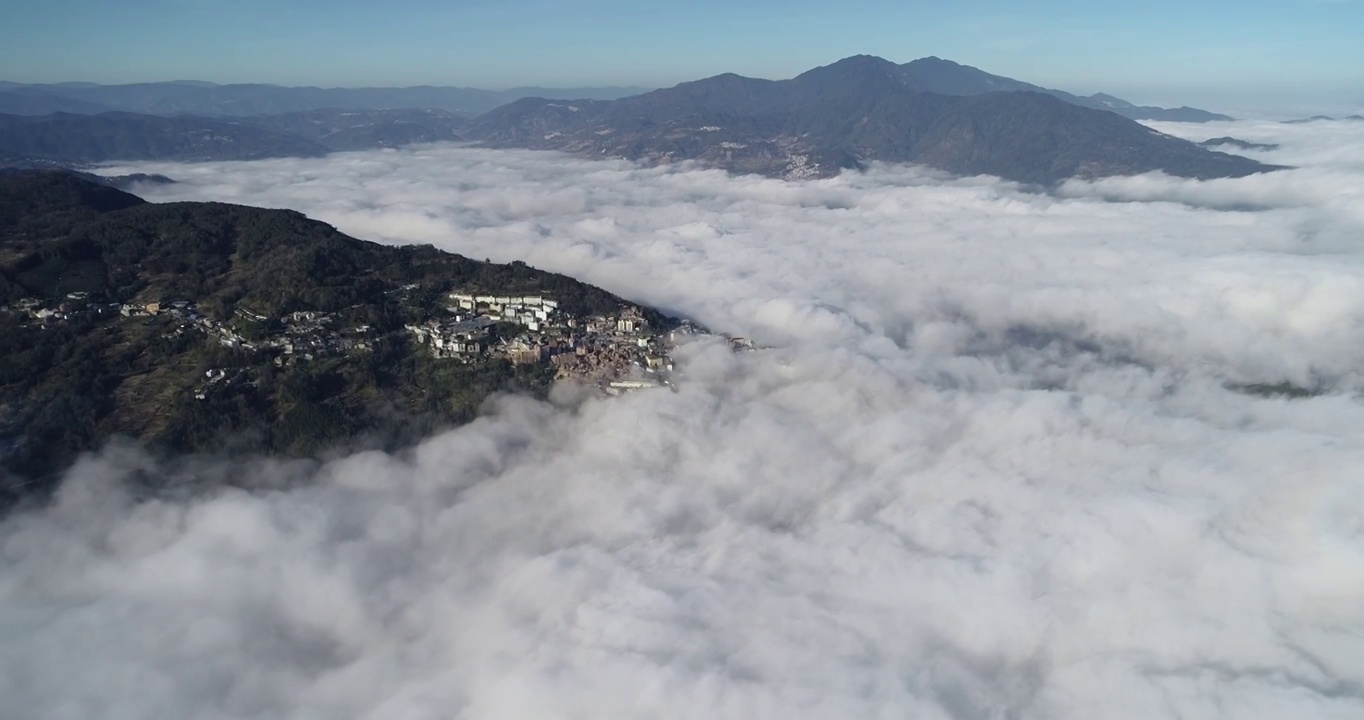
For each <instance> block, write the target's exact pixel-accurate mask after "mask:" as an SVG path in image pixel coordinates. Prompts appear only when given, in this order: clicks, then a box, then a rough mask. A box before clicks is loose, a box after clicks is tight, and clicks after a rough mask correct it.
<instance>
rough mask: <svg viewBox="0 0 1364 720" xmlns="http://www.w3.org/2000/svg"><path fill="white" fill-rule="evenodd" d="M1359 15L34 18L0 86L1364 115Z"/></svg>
mask: <svg viewBox="0 0 1364 720" xmlns="http://www.w3.org/2000/svg"><path fill="white" fill-rule="evenodd" d="M1359 27H1364V3H1361V2H1352V1H1349V0H1346V1H1344V2H1340V1H1330V0H1319V1H1316V2H1309V3H1304V4H1293V5H1289V4H1284V3H1276V2H1258V3H1232V2H1229V1H1227V0H1218V1H1216V2H1209V3H1199V4H1189V3H1176V2H1168V1H1166V0H1160V1H1157V2H1150V3H1143V4H1142V5H1141V6H1140V7H1107V6H1094V7H1091V6H1088V5H1084V4H1080V3H1075V2H1070V1H1068V0H1049V1H1048V2H1045V3H1040V4H1035V5H1032V6H1029V7H1028V8H1027V10H1026V11H1024V10H1021V9H1019V8H1017V7H1016V6H1014V5H1012V4H1009V3H1004V2H1000V1H997V0H989V1H988V2H983V3H976V4H974V5H973V7H972V8H970V9H962V8H956V7H940V6H936V5H927V6H917V5H914V4H895V5H890V4H886V3H882V2H878V1H877V0H853V1H852V2H849V3H843V4H841V5H840V6H839V7H838V9H837V11H834V10H832V9H831V8H830V7H829V6H827V5H826V4H822V3H816V2H810V1H808V0H799V1H798V2H791V3H776V2H774V1H773V0H762V1H760V2H752V3H744V4H742V5H736V4H733V3H720V2H716V1H715V0H705V1H704V2H700V3H691V4H688V5H687V6H686V7H679V6H663V7H658V6H649V5H640V4H638V3H625V2H621V1H619V0H571V1H569V2H545V1H544V0H515V1H513V2H502V3H486V2H466V3H459V4H457V5H455V6H453V7H452V6H449V5H446V4H443V3H437V2H434V1H433V0H406V1H405V2H402V3H398V4H390V5H385V6H376V5H372V4H369V3H361V2H356V1H354V0H346V1H344V2H337V3H319V2H315V1H314V0H288V1H287V2H263V1H261V0H246V1H244V2H234V3H231V4H224V3H216V2H188V1H186V0H159V1H158V2H152V3H146V4H139V5H136V6H124V5H113V4H108V3H104V2H100V1H99V0H63V1H61V2H54V3H32V4H24V5H22V6H19V7H17V8H15V9H14V11H13V12H12V13H11V17H10V18H9V21H8V22H7V23H6V24H5V25H4V27H2V28H0V77H4V78H7V79H11V80H13V81H16V82H25V83H48V82H62V81H90V82H98V83H102V84H124V83H132V82H152V81H164V80H169V79H176V78H188V79H194V80H203V81H209V82H219V83H236V82H262V83H270V84H278V85H291V86H292V85H300V86H319V87H362V86H369V87H396V86H412V85H441V86H460V87H475V88H487V89H500V88H514V87H597V86H617V87H619V86H629V87H669V86H672V85H675V84H677V83H679V82H685V81H688V80H695V79H699V78H703V77H709V76H712V75H717V74H720V73H726V72H735V73H738V74H741V75H746V76H750V77H764V78H773V79H780V78H786V77H791V76H794V75H796V74H799V73H800V72H802V71H804V70H807V69H809V68H811V67H815V66H818V65H823V64H827V63H829V62H833V61H834V60H837V59H839V58H841V57H846V56H848V55H856V54H872V55H879V56H881V57H885V58H887V59H890V60H894V61H896V62H905V61H908V60H912V59H915V58H918V57H925V56H930V55H935V56H938V57H943V58H947V59H950V60H954V61H956V62H960V63H963V64H967V65H972V66H974V67H979V68H981V69H983V70H985V71H987V72H991V73H995V74H998V75H1005V76H1008V77H1013V78H1016V79H1019V80H1025V81H1027V82H1031V83H1035V84H1038V85H1043V86H1046V87H1053V88H1058V89H1062V90H1066V91H1069V92H1073V93H1077V94H1090V93H1093V92H1107V93H1111V94H1114V95H1118V96H1120V97H1123V98H1125V99H1127V100H1130V101H1132V102H1138V103H1152V104H1186V103H1187V104H1194V103H1202V104H1205V105H1221V106H1228V107H1230V106H1238V107H1270V106H1284V105H1295V106H1325V105H1339V106H1361V105H1364V43H1359V42H1358V40H1357V38H1356V37H1355V35H1356V34H1357V29H1358V28H1359Z"/></svg>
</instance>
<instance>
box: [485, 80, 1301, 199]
mask: <svg viewBox="0 0 1364 720" xmlns="http://www.w3.org/2000/svg"><path fill="white" fill-rule="evenodd" d="M463 134H464V136H465V137H466V138H467V139H470V140H475V141H479V142H481V143H483V144H485V145H488V146H491V147H524V148H532V149H546V150H563V151H567V152H572V153H577V154H582V155H587V156H591V157H621V158H626V159H630V160H637V161H642V162H646V163H668V162H677V161H682V160H691V161H698V162H701V163H702V164H705V165H710V166H715V167H721V168H725V169H728V170H732V171H735V172H750V173H758V174H763V175H769V176H778V177H786V178H791V179H798V178H805V177H827V176H830V175H833V174H836V173H837V172H839V171H841V170H843V169H846V168H856V167H862V166H864V165H865V164H866V163H868V162H875V161H881V162H917V163H921V164H925V165H928V166H930V167H934V168H937V169H940V170H946V171H948V172H952V173H957V174H990V175H996V176H998V177H1002V178H1005V179H1009V180H1015V181H1019V182H1024V183H1032V184H1041V185H1051V184H1054V183H1056V182H1059V181H1062V180H1065V179H1068V178H1071V177H1081V178H1084V177H1102V176H1106V175H1125V174H1139V173H1143V172H1149V171H1153V170H1163V171H1165V172H1168V173H1170V174H1173V175H1178V176H1183V177H1194V178H1211V177H1237V176H1242V175H1248V174H1253V173H1256V172H1264V171H1268V170H1272V169H1275V168H1274V167H1273V166H1268V165H1263V164H1260V163H1257V162H1255V161H1253V160H1250V159H1248V158H1243V157H1240V156H1235V155H1228V154H1225V153H1218V152H1211V151H1208V150H1206V149H1204V148H1200V147H1198V146H1196V145H1195V144H1193V143H1190V142H1188V141H1185V140H1180V139H1177V138H1174V137H1172V136H1168V135H1164V134H1162V133H1159V132H1157V131H1155V130H1152V129H1150V128H1147V127H1145V126H1143V125H1140V124H1138V123H1137V122H1135V121H1133V120H1130V119H1128V118H1125V117H1123V116H1121V115H1118V114H1116V113H1113V112H1108V111H1104V110H1097V109H1093V108H1086V107H1083V106H1080V105H1077V104H1075V103H1070V102H1066V101H1064V100H1062V99H1061V98H1058V97H1055V96H1054V95H1051V94H1047V93H1040V92H1033V91H1005V92H990V93H975V94H958V95H946V94H941V93H933V92H927V91H924V90H922V89H921V87H920V84H918V83H917V81H916V80H915V78H914V76H913V75H912V73H910V72H909V71H908V70H906V69H905V67H904V66H901V65H896V64H895V63H892V62H890V61H887V60H884V59H882V58H877V57H873V56H866V55H862V56H853V57H850V58H845V59H843V60H840V61H838V62H836V63H832V64H830V65H826V66H821V67H818V68H813V69H811V70H809V71H806V72H804V73H801V74H800V75H798V76H796V77H795V78H792V79H790V80H775V81H774V80H761V79H755V78H744V77H742V76H739V75H735V74H732V73H726V74H723V75H717V76H715V77H712V78H706V79H703V80H697V81H692V82H687V83H682V84H679V85H677V86H675V87H672V88H666V89H662V90H655V91H654V92H651V93H645V94H643V95H638V96H634V97H630V98H623V99H620V100H614V101H592V102H581V103H580V102H577V101H570V102H560V101H549V100H543V99H535V98H528V99H523V100H519V101H517V102H515V103H511V104H509V105H505V106H503V107H501V108H498V109H496V110H493V111H491V112H489V113H485V114H483V115H481V116H479V117H477V118H474V119H473V120H472V121H470V123H469V124H468V125H467V126H466V127H465V129H464V130H463Z"/></svg>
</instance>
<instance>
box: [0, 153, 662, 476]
mask: <svg viewBox="0 0 1364 720" xmlns="http://www.w3.org/2000/svg"><path fill="white" fill-rule="evenodd" d="M0 221H4V222H3V224H0V305H3V308H0V336H3V338H4V342H3V346H2V347H0V477H4V476H8V479H7V480H5V481H4V483H3V484H2V485H0V503H3V501H4V500H5V498H4V495H5V493H6V492H7V491H6V490H5V488H6V487H8V488H11V490H12V489H13V488H18V487H23V488H25V490H26V491H27V490H31V489H43V488H46V487H49V486H50V485H51V484H52V482H53V480H54V478H56V477H57V475H58V474H59V473H60V472H61V470H62V469H63V468H64V467H65V466H66V465H68V464H69V463H70V462H71V461H72V460H73V459H74V458H75V456H76V455H77V454H79V453H81V452H84V451H88V450H94V449H97V448H99V447H100V446H102V445H103V444H104V443H105V442H106V441H108V439H110V438H112V437H115V436H125V437H130V438H133V439H135V440H137V441H139V442H141V443H143V444H144V445H145V446H147V447H149V448H151V449H153V450H154V451H160V452H166V453H181V452H205V453H217V452H252V453H264V454H280V455H290V456H301V455H311V454H315V453H318V452H323V451H325V450H327V449H329V448H333V447H336V446H340V445H344V446H347V447H353V446H356V445H359V446H367V447H383V448H394V447H400V446H403V445H406V444H409V443H411V442H414V441H415V440H417V439H419V438H421V437H423V436H424V435H427V434H429V433H430V432H432V431H434V430H436V429H438V428H441V427H445V426H450V425H453V424H457V423H461V422H466V421H468V420H470V419H472V418H474V417H475V416H476V415H477V413H478V411H479V408H480V406H481V405H482V403H483V402H484V401H485V400H486V399H487V397H488V396H489V395H491V394H493V393H495V392H499V391H515V392H527V393H532V394H543V393H544V392H546V391H547V389H548V386H549V384H550V382H551V380H552V378H553V369H552V368H550V367H549V366H548V364H538V365H526V366H514V365H512V364H511V363H509V362H507V361H506V360H504V359H495V358H486V359H482V360H478V361H474V362H462V361H457V360H441V359H435V358H432V357H431V356H430V354H429V353H428V352H424V351H419V350H418V349H417V348H415V347H414V346H413V345H412V343H411V341H410V339H409V334H408V333H407V332H406V331H405V330H404V324H405V323H408V322H412V321H414V320H416V319H419V318H420V317H421V316H423V315H429V314H431V313H437V312H442V311H443V307H444V305H445V296H446V294H447V293H448V292H449V291H451V290H454V289H459V290H461V291H468V292H488V293H493V292H496V293H510V294H518V293H525V294H531V293H539V294H543V295H546V296H552V297H554V298H556V299H557V300H558V301H559V302H560V306H561V307H562V308H564V309H565V310H566V311H567V312H571V313H573V314H575V315H584V316H585V315H590V314H598V313H612V312H616V311H618V310H620V309H621V308H622V307H625V306H626V305H627V303H625V302H624V301H622V300H621V299H620V298H618V297H616V296H614V295H611V294H610V293H607V292H605V291H603V290H600V289H598V288H594V287H591V286H588V285H585V284H583V283H580V282H578V281H576V280H573V279H572V278H569V277H565V276H563V275H555V274H552V273H546V272H541V271H539V270H536V269H534V268H531V267H529V266H527V265H525V264H523V263H512V264H509V265H495V264H491V263H486V262H478V261H475V260H471V259H469V258H465V257H461V256H459V255H452V254H449V253H444V252H441V251H438V250H436V249H435V248H432V247H430V246H420V247H411V246H409V247H388V246H382V245H377V244H374V243H369V242H363V241H360V240H356V239H353V238H350V237H347V236H345V235H342V234H341V233H339V232H337V231H336V230H335V229H334V228H332V227H330V226H328V225H325V224H323V223H319V222H316V221H312V220H309V219H307V218H306V217H304V216H302V215H300V214H298V213H295V212H290V211H284V210H264V209H259V208H250V207H241V206H235V205H225V204H219V203H173V204H164V205H158V204H149V203H143V202H141V201H140V200H139V199H137V198H135V197H133V196H131V195H126V194H124V193H121V192H119V191H117V190H113V189H111V188H107V187H100V186H95V185H93V184H91V183H88V182H86V181H83V180H80V179H78V178H75V177H71V176H67V175H60V174H57V173H41V172H29V173H10V174H6V175H3V176H0ZM25 298H31V299H32V300H31V301H29V302H28V303H25V302H24V299H25ZM177 300H179V301H186V302H188V303H189V305H188V306H187V308H188V309H183V308H182V309H181V310H176V311H162V312H160V313H159V314H152V315H147V314H139V313H138V312H134V313H132V314H131V316H128V315H126V314H122V313H120V312H119V311H118V310H116V309H115V308H120V307H123V310H124V312H125V313H126V311H127V310H128V309H130V308H136V309H138V310H140V309H141V308H142V306H143V305H144V304H146V303H161V304H163V305H166V304H169V303H171V302H174V301H177ZM35 303H37V305H35ZM36 306H41V307H45V308H51V307H61V308H66V310H69V311H70V312H69V313H68V312H65V311H63V313H62V315H61V316H60V317H61V319H60V321H59V322H58V321H53V320H52V318H50V317H49V318H44V319H38V318H36V315H35V314H34V313H33V312H32V310H33V307H36ZM196 311H197V312H198V313H202V314H203V316H205V317H208V318H213V319H214V320H215V321H217V322H219V323H221V327H223V328H226V329H227V330H228V331H229V332H233V333H237V334H239V335H240V337H242V338H243V339H244V340H245V341H251V340H253V339H257V340H258V339H260V338H264V337H266V336H269V335H271V334H272V333H277V332H278V331H279V329H280V327H281V318H282V317H283V316H286V315H287V314H289V313H293V312H296V311H317V312H320V313H327V314H328V317H329V320H330V321H332V322H333V324H335V325H344V326H345V327H343V328H337V330H338V332H345V331H348V329H349V328H356V327H359V326H368V328H369V329H368V330H366V332H367V333H368V334H367V335H366V337H368V338H370V339H371V340H372V342H371V343H370V344H371V345H372V347H367V348H365V350H364V351H332V352H320V353H318V354H316V355H314V353H313V352H311V351H306V350H305V349H300V350H298V352H296V353H294V352H292V351H284V350H280V349H277V348H263V347H250V348H248V347H246V345H245V344H243V345H242V346H240V347H227V346H225V344H224V342H222V341H221V337H220V336H218V335H214V334H211V333H208V332H200V331H196V330H194V328H193V326H192V325H191V324H190V323H191V321H190V319H187V318H192V316H193V314H194V312H196ZM238 311H242V312H238ZM644 312H645V314H646V316H651V317H658V316H657V314H656V313H654V312H653V311H649V310H646V311H644ZM250 314H259V315H263V316H266V319H265V320H259V319H255V318H253V317H251V316H250ZM516 327H517V326H514V325H513V326H509V327H502V326H499V327H497V328H495V329H494V337H496V334H497V333H498V332H510V331H512V330H514V329H515V328H516ZM305 352H306V354H305ZM15 492H17V491H12V492H10V494H11V495H13V494H14V493H15ZM11 499H12V498H11Z"/></svg>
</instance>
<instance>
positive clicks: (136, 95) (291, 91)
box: [0, 80, 647, 117]
mask: <svg viewBox="0 0 1364 720" xmlns="http://www.w3.org/2000/svg"><path fill="white" fill-rule="evenodd" d="M646 91H647V90H646V89H645V88H630V87H603V88H562V89H554V88H534V87H531V88H513V89H511V90H479V89H476V88H460V87H433V86H418V87H405V88H318V87H284V86H281V85H265V84H235V85H218V84H215V83H205V82H197V81H186V80H177V81H174V82H158V83H137V84H130V85H96V84H93V83H59V84H50V85H19V84H11V85H8V86H5V85H0V112H3V113H9V114H15V115H46V114H48V113H53V112H79V113H89V114H94V113H100V112H109V111H122V112H132V113H141V114H147V115H199V116H204V117H219V116H222V117H244V116H248V115H271V114H281V113H300V112H308V111H313V110H327V109H337V108H339V109H346V110H403V109H433V110H444V111H447V112H460V113H482V112H487V111H488V110H492V109H493V108H495V107H497V106H499V105H505V104H506V103H509V102H512V101H514V100H519V99H520V98H523V97H545V98H579V97H581V98H594V99H603V100H608V99H616V98H621V97H626V96H628V95H637V94H639V93H642V92H646Z"/></svg>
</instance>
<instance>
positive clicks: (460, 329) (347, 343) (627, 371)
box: [4, 284, 743, 400]
mask: <svg viewBox="0 0 1364 720" xmlns="http://www.w3.org/2000/svg"><path fill="white" fill-rule="evenodd" d="M418 290H419V286H418V285H415V284H414V285H405V286H401V287H398V288H395V289H393V290H391V291H390V292H389V293H388V294H389V295H393V296H397V299H398V300H399V302H400V303H401V304H402V306H403V307H404V309H405V310H406V312H407V313H408V314H409V315H417V316H420V317H421V319H420V320H418V321H415V322H408V323H405V324H404V325H403V326H402V328H401V331H397V329H396V328H394V329H387V330H388V331H386V329H385V328H376V327H374V326H372V325H370V324H367V323H364V322H359V321H358V320H357V319H356V318H355V317H353V315H354V314H353V313H348V312H346V311H344V310H343V311H340V312H333V313H328V312H319V311H294V312H292V313H288V314H285V315H281V316H278V317H272V316H269V315H267V314H265V313H262V312H258V311H256V310H253V309H251V308H249V307H245V306H239V307H237V308H235V309H234V310H233V315H232V317H230V318H228V319H227V320H219V319H215V318H213V317H210V316H209V315H208V314H206V313H205V312H204V311H203V310H202V309H201V308H199V307H198V306H197V305H196V303H194V302H193V301H190V300H183V299H178V300H170V301H156V302H132V303H118V302H104V301H101V300H99V299H96V298H91V297H90V295H89V294H88V293H85V292H75V293H69V294H68V295H67V296H66V297H65V298H63V299H62V300H61V301H60V302H47V303H44V302H42V301H40V300H37V299H33V298H26V299H22V300H19V301H17V302H15V303H11V304H10V305H8V306H6V307H5V308H4V310H5V311H7V312H8V313H10V314H11V315H14V316H17V317H18V318H21V319H22V320H24V321H27V322H32V323H36V324H39V325H40V326H44V327H55V326H60V325H65V324H70V323H83V322H91V321H97V320H102V319H113V318H118V319H120V320H126V321H139V320H142V319H150V318H156V319H158V320H160V321H163V322H162V324H161V326H160V329H161V334H162V337H163V339H166V340H170V339H173V338H176V337H180V336H184V335H186V334H187V333H200V334H202V335H204V336H207V337H208V338H211V339H213V340H216V341H217V342H218V344H220V345H221V346H223V347H225V348H229V349H232V350H236V351H240V352H242V353H245V354H248V355H253V356H261V355H265V356H268V357H269V360H270V362H271V363H272V364H273V365H274V366H275V367H277V368H288V367H293V366H295V365H297V364H299V363H308V362H314V361H317V360H320V359H323V358H328V357H337V356H346V355H355V354H364V353H370V352H372V351H373V350H374V348H375V347H376V345H378V344H380V343H391V342H394V341H395V340H397V339H399V338H397V337H395V335H401V336H403V338H402V339H405V340H407V341H409V342H411V343H413V344H415V345H416V346H417V347H419V348H420V349H421V350H422V351H424V352H425V353H426V354H427V355H428V356H429V357H431V358H433V359H437V360H449V361H453V362H458V363H478V362H483V361H487V360H505V361H507V362H510V363H512V364H513V365H536V364H547V365H549V366H550V367H552V368H553V370H554V374H553V378H554V380H567V379H575V380H579V381H582V382H585V383H588V384H591V385H595V386H597V387H599V388H601V389H602V390H604V391H606V392H608V393H611V394H618V393H620V392H624V391H629V390H639V389H647V388H655V387H662V386H667V385H669V384H670V382H671V374H672V371H673V362H672V359H671V358H670V357H669V354H668V353H669V350H670V348H671V347H672V346H673V344H674V343H675V342H676V341H677V339H678V338H679V336H683V335H688V334H698V333H701V332H704V331H703V330H701V329H700V328H699V327H698V326H696V325H694V324H692V323H689V322H675V323H670V324H669V325H668V326H667V327H663V326H660V325H658V324H657V323H650V321H649V319H648V318H646V317H645V315H644V313H643V312H641V310H640V309H639V308H637V307H634V306H626V307H624V308H622V309H621V310H620V311H619V312H617V313H614V314H594V315H586V316H579V315H574V314H571V313H568V312H565V311H564V310H562V309H561V308H560V305H559V302H558V301H557V300H555V299H554V298H551V297H545V296H541V295H494V294H474V293H469V292H452V293H448V294H446V295H445V297H444V300H445V303H446V304H445V305H444V307H442V308H438V309H429V308H422V307H420V304H419V303H418V302H416V301H415V300H413V297H414V296H416V295H417V294H418V293H417V292H416V291H418ZM734 346H735V347H736V348H740V347H743V341H742V340H741V339H736V340H735V344H734ZM245 375H246V373H245V372H244V371H243V370H241V369H233V368H210V369H208V370H206V371H205V373H204V380H203V381H202V383H201V384H200V387H199V388H198V389H197V390H196V392H195V395H196V397H197V398H198V399H201V400H202V399H205V398H206V397H207V396H208V394H209V393H211V392H213V391H214V390H215V389H217V388H221V387H227V386H230V385H232V384H234V383H235V382H238V381H240V380H242V379H244V378H245Z"/></svg>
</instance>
